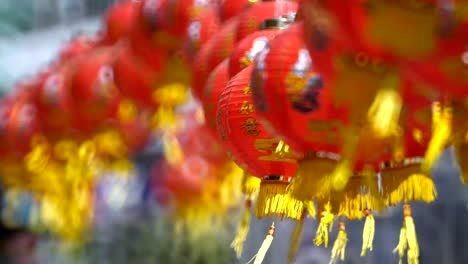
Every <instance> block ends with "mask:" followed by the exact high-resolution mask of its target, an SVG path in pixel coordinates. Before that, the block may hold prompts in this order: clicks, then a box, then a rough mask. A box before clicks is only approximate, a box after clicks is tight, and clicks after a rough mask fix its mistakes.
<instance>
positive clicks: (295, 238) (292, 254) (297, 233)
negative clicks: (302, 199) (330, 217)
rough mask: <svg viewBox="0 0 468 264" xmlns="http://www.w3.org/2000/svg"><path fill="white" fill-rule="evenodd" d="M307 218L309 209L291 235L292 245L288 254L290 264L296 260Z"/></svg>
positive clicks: (303, 213) (304, 212) (305, 210)
mask: <svg viewBox="0 0 468 264" xmlns="http://www.w3.org/2000/svg"><path fill="white" fill-rule="evenodd" d="M306 216H307V209H304V211H303V212H302V217H301V220H299V221H297V222H296V225H295V226H294V230H293V232H292V234H291V243H290V246H289V253H288V262H287V263H288V264H291V263H293V261H294V259H295V258H296V254H297V250H298V249H299V244H300V242H301V235H302V230H303V229H304V221H305V218H306Z"/></svg>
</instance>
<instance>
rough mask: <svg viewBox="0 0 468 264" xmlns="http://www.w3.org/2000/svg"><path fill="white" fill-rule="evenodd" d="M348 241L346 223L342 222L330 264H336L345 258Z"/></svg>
mask: <svg viewBox="0 0 468 264" xmlns="http://www.w3.org/2000/svg"><path fill="white" fill-rule="evenodd" d="M347 243H348V235H347V234H346V228H345V225H344V223H340V231H339V232H338V236H337V237H336V240H335V243H334V244H333V248H332V251H331V259H330V262H329V263H330V264H335V263H337V262H338V260H341V261H344V260H345V253H346V244H347Z"/></svg>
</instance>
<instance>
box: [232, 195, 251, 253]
mask: <svg viewBox="0 0 468 264" xmlns="http://www.w3.org/2000/svg"><path fill="white" fill-rule="evenodd" d="M252 199H253V198H252V197H251V196H249V197H248V198H247V200H246V201H245V208H244V215H243V216H242V221H241V223H240V225H239V228H238V229H237V235H236V237H235V238H234V240H233V241H232V243H231V248H233V249H234V251H235V252H236V256H237V258H240V257H241V256H242V249H243V247H244V242H245V239H246V238H247V234H248V233H249V226H250V208H252Z"/></svg>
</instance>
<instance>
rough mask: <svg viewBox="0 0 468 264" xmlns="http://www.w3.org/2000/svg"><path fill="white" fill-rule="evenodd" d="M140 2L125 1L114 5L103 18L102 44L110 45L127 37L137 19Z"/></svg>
mask: <svg viewBox="0 0 468 264" xmlns="http://www.w3.org/2000/svg"><path fill="white" fill-rule="evenodd" d="M141 3H142V1H133V0H125V1H120V2H117V3H115V4H114V5H113V6H111V7H110V8H109V10H108V11H107V14H106V16H105V24H106V32H105V36H104V43H105V44H109V45H112V44H114V43H116V42H117V41H119V40H120V39H122V38H124V37H126V36H127V34H128V33H129V32H130V30H131V29H132V28H133V25H134V23H135V21H136V18H137V12H138V10H139V9H140V6H141Z"/></svg>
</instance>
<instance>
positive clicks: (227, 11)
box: [219, 0, 259, 21]
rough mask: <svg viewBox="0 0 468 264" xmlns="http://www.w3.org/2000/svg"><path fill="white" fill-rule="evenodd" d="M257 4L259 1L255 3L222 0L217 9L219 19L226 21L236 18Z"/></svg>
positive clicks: (254, 0) (243, 0) (244, 0)
mask: <svg viewBox="0 0 468 264" xmlns="http://www.w3.org/2000/svg"><path fill="white" fill-rule="evenodd" d="M257 2H259V1H256V0H240V1H229V0H222V1H221V4H220V7H219V13H220V17H221V19H222V20H223V21H227V20H229V19H231V18H233V17H236V16H238V15H239V14H241V13H242V12H243V11H244V10H246V9H247V8H249V7H251V6H252V5H254V4H255V3H257Z"/></svg>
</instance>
